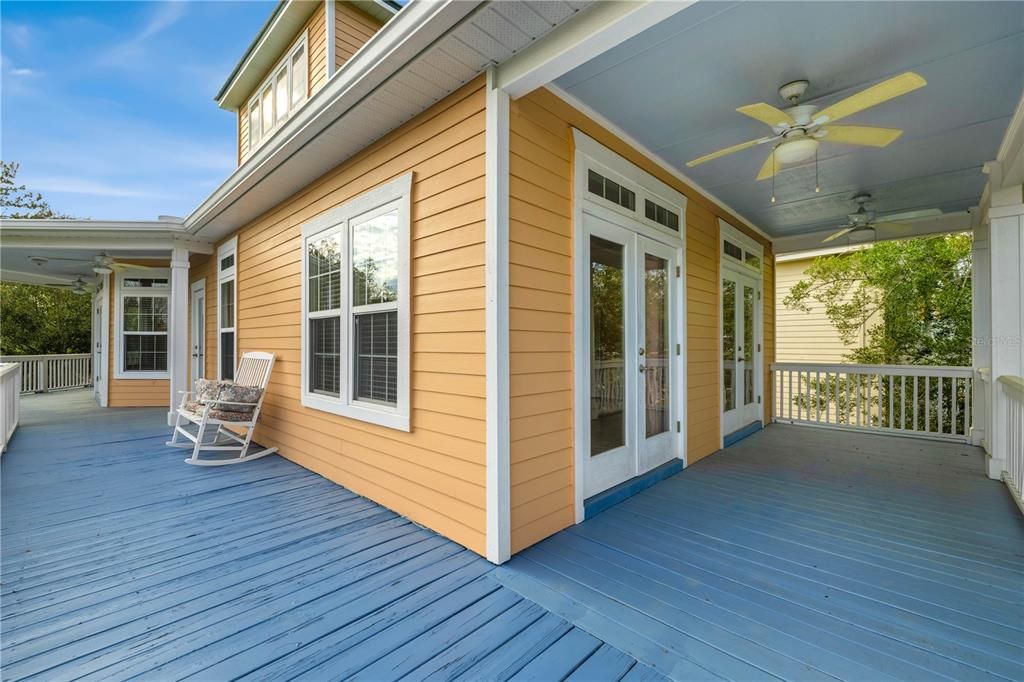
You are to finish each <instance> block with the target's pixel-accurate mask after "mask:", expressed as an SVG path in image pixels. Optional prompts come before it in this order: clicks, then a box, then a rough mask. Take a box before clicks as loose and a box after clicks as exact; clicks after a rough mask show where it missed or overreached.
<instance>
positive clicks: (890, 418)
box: [889, 374, 893, 429]
mask: <svg viewBox="0 0 1024 682" xmlns="http://www.w3.org/2000/svg"><path fill="white" fill-rule="evenodd" d="M892 381H893V375H892V374H890V375H889V428H890V429H891V428H893V425H892V405H893V401H892Z"/></svg>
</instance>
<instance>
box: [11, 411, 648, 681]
mask: <svg viewBox="0 0 1024 682" xmlns="http://www.w3.org/2000/svg"><path fill="white" fill-rule="evenodd" d="M22 414H23V419H22V423H21V426H20V427H19V428H18V431H17V433H16V434H15V436H14V439H13V441H12V442H11V445H10V449H9V450H8V451H7V453H6V454H5V455H4V456H3V460H2V462H3V477H2V486H3V490H2V507H3V508H2V516H3V531H2V534H3V595H2V612H3V613H2V621H0V628H2V632H3V637H2V651H0V653H2V659H3V678H4V679H5V680H16V679H25V678H32V677H34V678H38V679H46V680H62V679H72V678H74V679H82V678H85V679H96V680H112V679H126V678H129V677H136V676H141V677H144V678H148V679H159V680H167V679H181V678H184V677H187V676H190V675H195V676H196V677H197V678H198V679H204V680H226V679H237V678H242V677H245V678H253V677H258V678H261V679H293V678H304V679H315V680H321V679H378V680H389V679H397V678H399V677H402V676H409V677H411V678H414V679H415V678H427V677H430V678H459V677H461V678H465V679H508V678H512V677H515V678H518V679H530V678H533V679H561V678H565V677H567V676H572V678H573V679H607V680H617V679H620V678H621V679H627V678H628V679H631V680H635V679H658V678H660V677H661V676H660V675H658V674H656V673H655V672H654V671H653V670H651V669H650V668H648V667H647V666H644V665H641V664H637V663H636V661H635V660H634V659H633V658H631V657H629V656H627V655H625V654H623V653H622V652H620V651H617V650H616V649H614V648H612V647H610V646H608V645H606V644H603V643H602V642H601V641H600V640H598V639H597V638H595V637H593V636H592V635H590V634H588V633H586V632H584V631H583V630H581V629H579V628H577V627H574V626H573V625H571V624H570V623H568V622H566V621H565V620H564V619H562V618H560V617H558V616H555V615H553V614H551V613H549V612H547V611H546V610H544V609H543V608H541V607H539V606H538V605H536V604H534V603H532V602H530V601H528V600H526V599H524V598H523V597H521V596H520V595H519V594H517V593H516V592H514V591H513V590H510V589H508V588H506V587H503V586H502V585H501V584H500V583H499V582H497V581H496V580H495V579H494V571H495V568H494V567H493V566H492V565H491V564H489V563H488V562H487V561H485V560H483V559H481V558H480V557H479V556H477V555H476V554H474V553H472V552H470V551H468V550H466V549H464V548H462V547H460V546H458V545H456V544H455V543H453V542H450V541H448V540H445V539H444V538H442V537H440V536H438V535H437V534H436V533H433V532H430V531H428V530H425V529H423V528H421V527H419V526H417V525H415V524H413V523H411V522H410V521H408V520H407V519H404V518H402V517H400V516H398V515H397V514H395V513H393V512H391V511H388V510H387V509H384V508H383V507H381V506H379V505H377V504H374V503H372V502H370V501H369V500H366V499H364V498H361V497H359V496H358V495H355V494H353V493H352V492H350V491H348V490H346V489H345V488H342V487H340V486H337V485H335V484H333V483H331V482H329V481H327V480H325V479H323V478H321V477H320V476H318V475H316V474H313V473H311V472H309V471H306V470H305V469H302V468H301V467H299V466H297V465H294V464H292V463H290V462H288V461H287V460H285V459H283V458H281V457H278V456H272V457H267V458H264V459H261V460H257V461H253V462H249V463H246V464H243V465H239V466H237V467H223V468H214V469H208V468H197V467H190V466H187V465H185V464H184V463H183V462H182V459H183V455H184V453H183V452H182V451H180V450H172V449H170V448H167V447H165V446H164V445H163V443H164V441H165V440H167V438H168V434H169V428H168V427H167V426H166V410H164V409H159V410H154V409H135V410H126V409H109V410H101V409H99V408H96V407H95V406H94V404H93V402H92V397H91V395H90V393H89V392H88V391H79V392H69V393H61V394H50V395H44V396H27V397H26V398H24V399H23V412H22Z"/></svg>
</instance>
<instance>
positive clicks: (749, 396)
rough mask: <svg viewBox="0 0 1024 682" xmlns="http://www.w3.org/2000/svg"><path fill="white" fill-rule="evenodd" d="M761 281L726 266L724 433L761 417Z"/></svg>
mask: <svg viewBox="0 0 1024 682" xmlns="http://www.w3.org/2000/svg"><path fill="white" fill-rule="evenodd" d="M760 300H761V283H760V282H759V281H758V280H757V279H756V278H755V277H751V276H749V275H745V274H740V273H737V272H732V271H730V270H727V269H725V268H723V270H722V433H723V435H728V434H730V433H732V432H734V431H736V430H738V429H741V428H743V427H744V426H747V425H748V424H751V423H752V422H755V421H757V420H758V419H760V418H761V417H760V395H759V390H758V371H759V369H758V368H759V367H760V366H761V339H760V314H761V304H760Z"/></svg>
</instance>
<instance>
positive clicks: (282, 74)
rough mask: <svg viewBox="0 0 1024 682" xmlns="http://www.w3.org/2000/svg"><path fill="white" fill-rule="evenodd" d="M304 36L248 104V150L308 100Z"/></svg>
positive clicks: (306, 58)
mask: <svg viewBox="0 0 1024 682" xmlns="http://www.w3.org/2000/svg"><path fill="white" fill-rule="evenodd" d="M306 37H307V36H306V35H305V34H303V36H302V37H301V38H300V39H299V42H298V43H296V44H295V46H294V47H292V49H291V50H290V51H289V52H288V54H286V55H285V56H284V58H283V59H281V61H280V62H278V64H277V65H276V66H275V67H274V68H273V69H272V70H271V72H270V76H268V77H267V79H266V80H265V81H264V82H263V83H262V84H261V85H260V87H259V88H257V89H256V93H255V94H254V95H253V96H252V99H250V100H249V150H250V151H251V150H253V149H256V147H258V146H259V145H260V143H261V142H262V141H263V140H265V139H267V138H268V137H270V136H271V135H272V134H273V133H274V131H275V130H277V128H278V127H279V126H280V125H281V124H282V123H284V122H285V121H286V120H288V117H289V116H291V115H292V114H293V113H295V110H296V109H298V108H299V106H300V105H301V104H302V103H303V102H305V101H306V98H307V97H308V96H309V53H308V51H307V49H306Z"/></svg>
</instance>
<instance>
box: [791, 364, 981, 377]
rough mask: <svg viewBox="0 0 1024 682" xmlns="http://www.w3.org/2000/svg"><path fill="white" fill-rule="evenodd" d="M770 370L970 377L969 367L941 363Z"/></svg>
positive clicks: (971, 371) (829, 365) (821, 366)
mask: <svg viewBox="0 0 1024 682" xmlns="http://www.w3.org/2000/svg"><path fill="white" fill-rule="evenodd" d="M771 369H772V370H808V371H812V372H813V371H817V372H826V371H827V372H845V373H851V374H856V373H861V374H902V375H905V376H915V375H916V376H958V377H971V376H973V375H974V369H973V368H971V367H947V366H941V365H855V364H828V363H823V362H773V363H771Z"/></svg>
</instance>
